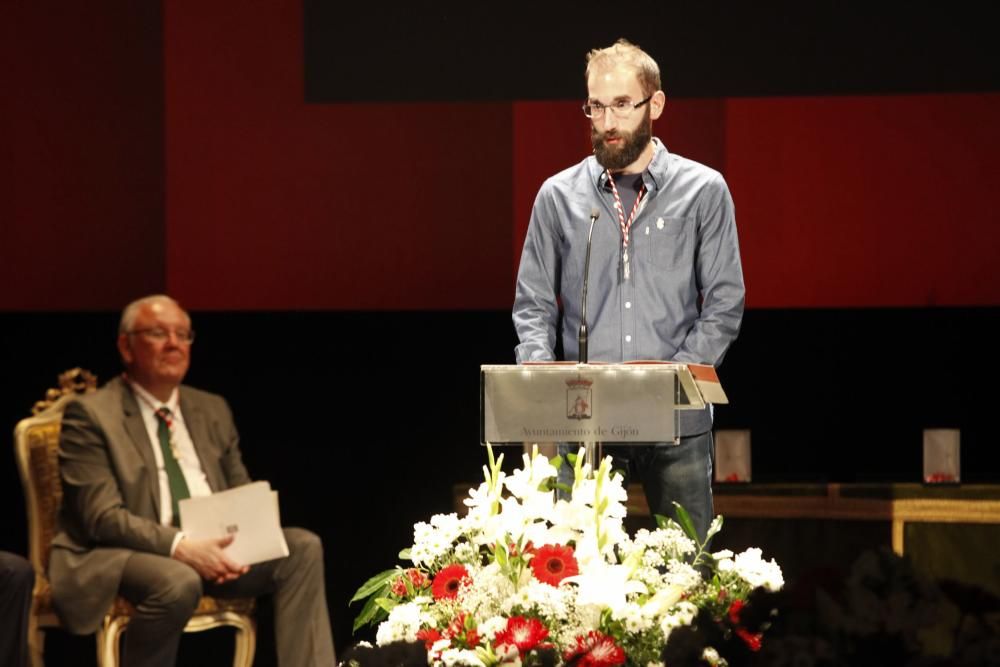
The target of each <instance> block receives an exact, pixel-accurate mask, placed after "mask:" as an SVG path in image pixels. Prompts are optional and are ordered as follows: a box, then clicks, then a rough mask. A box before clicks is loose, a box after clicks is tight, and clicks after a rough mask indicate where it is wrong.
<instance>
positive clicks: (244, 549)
mask: <svg viewBox="0 0 1000 667" xmlns="http://www.w3.org/2000/svg"><path fill="white" fill-rule="evenodd" d="M178 505H179V507H180V514H181V530H183V531H184V533H185V535H187V536H188V537H191V538H193V539H207V538H218V537H225V536H226V535H235V538H234V539H233V541H232V543H231V544H230V545H229V546H228V547H226V549H225V551H226V554H227V555H228V556H229V557H230V558H232V559H233V560H234V561H236V562H237V563H239V564H240V565H253V564H255V563H261V562H263V561H266V560H273V559H275V558H284V557H285V556H287V555H288V544H286V543H285V535H284V533H283V532H282V531H281V518H280V516H279V513H278V492H277V491H272V490H271V485H270V484H269V483H267V482H253V483H251V484H246V485H244V486H237V487H236V488H233V489H228V490H226V491H220V492H219V493H213V494H212V495H210V496H200V497H198V498H186V499H184V500H182V501H180V503H178Z"/></svg>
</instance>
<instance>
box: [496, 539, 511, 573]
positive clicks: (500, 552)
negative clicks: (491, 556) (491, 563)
mask: <svg viewBox="0 0 1000 667" xmlns="http://www.w3.org/2000/svg"><path fill="white" fill-rule="evenodd" d="M494 553H495V555H496V559H497V563H499V564H500V567H507V562H508V561H507V549H506V547H504V545H503V544H501V543H500V540H497V545H496V551H495V552H494Z"/></svg>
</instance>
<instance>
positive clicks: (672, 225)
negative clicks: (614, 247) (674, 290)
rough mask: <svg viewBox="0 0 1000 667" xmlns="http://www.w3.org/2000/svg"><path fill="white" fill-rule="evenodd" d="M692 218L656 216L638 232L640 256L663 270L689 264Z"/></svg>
mask: <svg viewBox="0 0 1000 667" xmlns="http://www.w3.org/2000/svg"><path fill="white" fill-rule="evenodd" d="M693 225H694V218H689V217H677V216H673V217H667V216H657V217H656V218H653V219H652V220H650V221H649V222H647V223H646V224H644V225H643V226H642V228H641V229H640V230H639V235H640V238H639V239H637V241H639V242H641V243H642V249H643V251H642V252H641V253H640V256H641V257H642V259H643V260H645V261H646V262H647V263H649V264H652V265H653V266H657V267H660V268H664V269H674V268H677V267H679V266H684V265H686V264H689V263H690V260H688V259H687V257H688V254H689V252H690V250H689V248H688V246H689V245H690V238H691V228H692V226H693Z"/></svg>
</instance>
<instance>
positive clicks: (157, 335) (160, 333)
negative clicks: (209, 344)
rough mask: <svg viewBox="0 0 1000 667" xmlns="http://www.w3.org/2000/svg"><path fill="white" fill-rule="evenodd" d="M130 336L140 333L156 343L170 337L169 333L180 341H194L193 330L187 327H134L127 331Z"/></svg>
mask: <svg viewBox="0 0 1000 667" xmlns="http://www.w3.org/2000/svg"><path fill="white" fill-rule="evenodd" d="M128 334H129V335H130V336H135V335H141V336H145V337H146V339H147V340H151V341H154V342H157V343H160V342H162V341H165V340H167V339H168V338H170V334H173V335H174V337H175V338H176V339H177V340H179V341H180V342H182V343H187V344H189V345H190V344H191V343H193V342H194V331H191V330H189V329H174V330H172V331H171V330H169V329H161V328H160V327H154V328H152V329H134V330H132V331H129V332H128Z"/></svg>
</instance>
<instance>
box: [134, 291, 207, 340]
mask: <svg viewBox="0 0 1000 667" xmlns="http://www.w3.org/2000/svg"><path fill="white" fill-rule="evenodd" d="M164 301H166V302H167V303H172V304H174V305H175V306H177V307H178V308H180V309H181V310H182V311H184V313H185V314H187V311H186V310H184V308H182V307H181V304H179V303H177V301H176V300H175V299H172V298H171V297H169V296H167V295H166V294H150V295H149V296H144V297H142V298H141V299H136V300H135V301H133V302H132V303H130V304H129V305H127V306H125V308H124V309H122V317H121V319H120V320H119V321H118V333H120V334H123V333H128V332H129V331H131V330H132V325H134V324H135V318H136V315H138V314H139V309H140V308H142V307H143V306H145V305H146V304H149V303H162V302H164ZM189 317H190V316H189Z"/></svg>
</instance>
